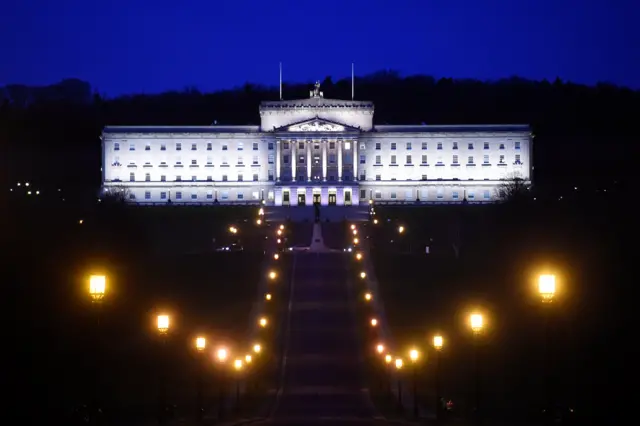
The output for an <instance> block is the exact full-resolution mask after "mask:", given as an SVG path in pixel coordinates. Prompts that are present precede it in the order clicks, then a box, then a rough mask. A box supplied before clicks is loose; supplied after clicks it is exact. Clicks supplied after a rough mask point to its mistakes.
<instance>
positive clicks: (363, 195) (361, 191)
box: [360, 189, 367, 198]
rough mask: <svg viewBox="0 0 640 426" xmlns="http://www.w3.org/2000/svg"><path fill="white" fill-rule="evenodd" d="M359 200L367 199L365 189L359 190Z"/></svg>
mask: <svg viewBox="0 0 640 426" xmlns="http://www.w3.org/2000/svg"><path fill="white" fill-rule="evenodd" d="M360 198H367V190H366V189H361V190H360Z"/></svg>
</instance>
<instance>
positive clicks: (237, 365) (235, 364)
mask: <svg viewBox="0 0 640 426" xmlns="http://www.w3.org/2000/svg"><path fill="white" fill-rule="evenodd" d="M233 368H235V369H236V371H238V370H242V360H241V359H236V360H235V361H233Z"/></svg>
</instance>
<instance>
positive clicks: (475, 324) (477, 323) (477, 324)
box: [469, 313, 484, 423]
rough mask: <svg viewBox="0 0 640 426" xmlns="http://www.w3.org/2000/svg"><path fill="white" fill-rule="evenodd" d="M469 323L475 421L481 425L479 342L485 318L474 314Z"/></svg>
mask: <svg viewBox="0 0 640 426" xmlns="http://www.w3.org/2000/svg"><path fill="white" fill-rule="evenodd" d="M469 323H470V325H471V330H472V331H473V337H474V339H473V343H474V345H473V346H474V347H473V355H474V364H475V365H474V370H475V410H474V414H475V419H476V422H477V423H480V348H479V343H480V342H479V340H480V334H481V333H482V329H483V328H484V317H483V316H482V314H480V313H473V314H471V315H470V316H469Z"/></svg>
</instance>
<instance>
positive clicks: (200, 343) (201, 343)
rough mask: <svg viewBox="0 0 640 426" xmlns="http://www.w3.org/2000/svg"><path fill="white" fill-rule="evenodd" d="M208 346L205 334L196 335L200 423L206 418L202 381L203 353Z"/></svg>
mask: <svg viewBox="0 0 640 426" xmlns="http://www.w3.org/2000/svg"><path fill="white" fill-rule="evenodd" d="M206 346H207V339H206V338H205V337H203V336H199V337H196V352H197V360H196V363H197V364H196V366H197V369H196V375H197V377H196V384H197V393H196V416H197V417H196V418H197V420H198V423H202V420H203V418H204V396H203V383H202V380H203V378H202V375H203V371H202V367H203V361H202V354H203V353H204V350H205V348H206Z"/></svg>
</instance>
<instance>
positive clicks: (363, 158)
mask: <svg viewBox="0 0 640 426" xmlns="http://www.w3.org/2000/svg"><path fill="white" fill-rule="evenodd" d="M366 162H367V156H366V155H361V156H360V164H365V163H366Z"/></svg>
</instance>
